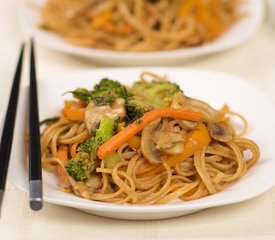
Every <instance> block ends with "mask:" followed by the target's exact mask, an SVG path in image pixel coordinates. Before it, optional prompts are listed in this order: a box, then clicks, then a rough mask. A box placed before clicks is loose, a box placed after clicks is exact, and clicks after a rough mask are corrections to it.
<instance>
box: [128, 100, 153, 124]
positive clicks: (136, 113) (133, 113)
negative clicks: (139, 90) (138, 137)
mask: <svg viewBox="0 0 275 240" xmlns="http://www.w3.org/2000/svg"><path fill="white" fill-rule="evenodd" d="M125 108H126V114H127V117H128V119H129V121H130V122H133V121H135V120H136V119H138V118H140V117H142V116H143V115H144V113H145V112H147V111H150V110H152V109H153V108H154V106H152V104H150V103H149V102H148V101H147V100H146V99H144V98H138V97H131V98H129V99H128V100H127V101H126V104H125Z"/></svg>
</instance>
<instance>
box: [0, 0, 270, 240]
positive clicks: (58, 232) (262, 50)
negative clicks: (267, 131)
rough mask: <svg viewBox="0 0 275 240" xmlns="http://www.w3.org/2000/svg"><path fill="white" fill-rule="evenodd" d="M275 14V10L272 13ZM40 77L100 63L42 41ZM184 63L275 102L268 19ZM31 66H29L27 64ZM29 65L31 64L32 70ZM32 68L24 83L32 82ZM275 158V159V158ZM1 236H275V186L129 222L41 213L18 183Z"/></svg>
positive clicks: (6, 59) (7, 15) (9, 9)
mask: <svg viewBox="0 0 275 240" xmlns="http://www.w3.org/2000/svg"><path fill="white" fill-rule="evenodd" d="M273 15H275V12H273ZM0 20H1V21H0V29H1V30H2V33H1V37H0V48H1V51H0V97H1V100H0V114H2V113H3V112H4V111H5V106H6V104H7V101H8V97H9V91H10V86H11V80H12V76H13V72H14V66H15V63H16V61H17V54H18V49H19V45H20V42H21V40H23V39H24V35H23V34H22V33H21V31H20V28H19V26H18V22H17V19H16V11H15V3H14V1H13V0H10V1H1V6H0ZM37 55H38V56H37V58H38V59H37V60H38V64H39V66H38V69H37V70H38V75H39V76H40V77H48V76H51V75H55V74H57V73H62V72H65V71H71V70H80V69H87V68H94V67H102V66H96V65H95V64H93V63H92V62H89V61H87V60H83V59H80V58H73V57H71V56H68V55H63V54H61V53H58V52H54V51H52V50H49V49H46V48H44V47H42V46H39V45H37ZM181 66H184V67H193V68H202V69H209V70H218V71H224V72H226V73H231V74H235V75H238V76H240V77H243V78H244V79H247V81H250V82H252V83H254V84H256V85H257V86H258V87H259V88H261V89H262V90H263V91H264V92H265V93H266V94H267V95H269V97H270V98H271V99H272V101H273V103H275V94H274V91H275V25H273V24H272V23H271V21H270V19H269V18H266V20H265V22H264V23H263V25H262V27H261V28H260V29H259V31H258V33H257V34H256V35H255V36H254V37H253V38H252V39H251V40H249V41H248V42H247V43H245V44H244V45H242V46H239V47H236V48H234V49H231V50H229V51H226V52H223V53H219V54H215V55H212V56H207V57H203V58H200V59H196V60H192V61H189V62H184V63H182V65H181ZM26 67H27V66H25V68H26ZM25 70H26V69H25ZM27 80H28V78H27V71H25V72H24V77H23V82H24V83H25V84H26V82H27ZM274 161H275V159H274ZM0 239H3V240H26V239H41V240H44V239H45V240H46V239H47V240H48V239H58V240H60V239H67V240H71V239H73V240H76V239H112V240H115V239H137V240H139V239H140V240H141V239H144V240H149V239H150V240H151V239H152V240H153V239H154V240H156V239H198V240H200V239H203V240H206V239H215V240H216V239H226V240H227V239H228V240H229V239H230V240H231V239H232V240H239V239H240V240H241V239H242V240H243V239H249V240H250V239H252V240H256V239H257V240H258V239H261V240H266V239H267V240H269V239H270V240H271V239H275V187H273V188H272V189H270V190H269V191H267V192H266V193H265V194H263V195H261V196H259V197H257V198H255V199H252V200H249V201H246V202H243V203H239V204H234V205H230V206H224V207H218V208H213V209H207V210H204V211H201V212H198V213H195V214H192V215H188V216H184V217H179V218H174V219H168V220H157V221H122V220H114V219H107V218H101V217H97V216H93V215H89V214H86V213H83V212H80V211H78V210H74V209H71V208H66V207H61V206H56V205H52V204H47V203H45V205H44V208H43V210H42V211H40V212H32V211H31V210H30V209H29V207H28V195H27V194H26V193H23V192H21V191H20V190H18V189H17V188H15V187H14V186H12V185H11V184H8V185H7V191H6V194H5V199H4V203H3V207H2V213H1V219H0Z"/></svg>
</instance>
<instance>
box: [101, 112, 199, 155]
mask: <svg viewBox="0 0 275 240" xmlns="http://www.w3.org/2000/svg"><path fill="white" fill-rule="evenodd" d="M161 117H170V118H176V119H182V120H192V121H196V120H201V118H202V114H201V113H199V112H193V111H190V110H186V109H175V108H157V109H154V110H152V111H150V112H146V113H145V114H144V115H143V116H142V117H141V118H140V119H138V120H136V121H135V122H134V123H132V124H130V125H128V126H127V127H126V128H124V129H123V130H122V131H120V132H119V133H117V134H116V135H114V136H113V137H112V138H111V139H109V140H108V141H107V142H106V143H104V144H103V145H101V146H100V147H99V149H98V152H97V156H98V158H100V159H104V158H105V157H107V156H108V155H109V154H111V153H113V152H115V151H116V150H117V149H118V148H119V147H120V146H121V145H122V144H124V143H126V142H128V141H129V140H130V138H132V137H133V136H134V135H135V134H136V133H138V132H140V131H141V130H142V129H143V128H144V127H145V126H147V125H148V124H149V123H150V122H152V121H154V120H155V119H158V118H161Z"/></svg>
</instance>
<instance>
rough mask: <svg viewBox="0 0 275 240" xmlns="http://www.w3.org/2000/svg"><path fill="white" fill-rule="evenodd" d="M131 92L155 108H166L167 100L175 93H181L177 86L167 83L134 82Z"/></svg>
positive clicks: (168, 102)
mask: <svg viewBox="0 0 275 240" xmlns="http://www.w3.org/2000/svg"><path fill="white" fill-rule="evenodd" d="M131 91H132V92H133V93H134V94H136V95H139V96H143V97H144V98H145V99H146V100H147V101H148V102H150V103H151V104H153V105H154V106H155V107H168V106H169V104H170V101H169V98H170V99H171V97H172V96H173V95H174V94H175V93H176V92H179V91H180V92H182V90H181V89H180V87H179V86H178V85H177V84H175V83H171V82H168V81H152V82H145V81H139V82H135V83H134V85H133V87H132V88H131Z"/></svg>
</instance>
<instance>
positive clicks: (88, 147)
mask: <svg viewBox="0 0 275 240" xmlns="http://www.w3.org/2000/svg"><path fill="white" fill-rule="evenodd" d="M103 143H104V141H103V140H102V139H101V138H94V137H93V138H91V139H89V140H87V141H85V142H83V143H81V144H80V145H79V147H78V148H77V151H79V152H86V153H91V152H96V151H97V149H98V147H99V146H100V145H102V144H103Z"/></svg>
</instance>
